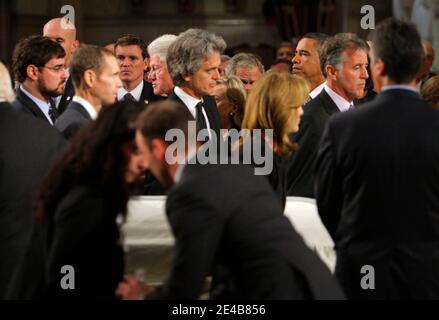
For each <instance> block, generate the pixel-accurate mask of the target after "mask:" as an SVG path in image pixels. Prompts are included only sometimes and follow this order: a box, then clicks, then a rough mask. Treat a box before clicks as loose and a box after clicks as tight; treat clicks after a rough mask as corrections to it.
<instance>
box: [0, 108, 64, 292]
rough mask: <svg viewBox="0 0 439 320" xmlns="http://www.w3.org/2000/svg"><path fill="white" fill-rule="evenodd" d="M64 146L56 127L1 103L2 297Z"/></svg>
mask: <svg viewBox="0 0 439 320" xmlns="http://www.w3.org/2000/svg"><path fill="white" fill-rule="evenodd" d="M64 146H65V141H64V139H63V137H62V136H61V135H60V134H59V132H58V131H57V130H56V129H55V128H53V127H52V126H48V125H47V124H46V123H43V122H42V121H40V120H36V119H34V118H32V117H29V116H27V115H23V114H22V113H20V112H17V111H16V110H14V109H13V108H12V106H11V105H10V104H8V103H0V261H1V262H0V299H4V298H6V291H7V287H8V285H9V282H10V281H11V279H12V277H13V275H14V272H15V271H16V269H17V268H18V265H19V264H20V263H21V261H22V259H23V257H24V255H25V252H26V250H27V248H28V246H29V244H31V243H32V241H33V240H32V237H31V234H32V229H33V226H34V223H35V220H34V216H33V209H32V208H33V200H34V197H35V196H36V191H37V190H38V187H39V185H40V183H41V182H42V180H43V178H44V176H45V175H46V174H47V172H48V171H49V168H50V167H51V165H52V163H53V162H54V161H55V160H56V158H57V157H58V155H59V154H60V153H61V152H62V151H63V150H64ZM29 285H30V284H29Z"/></svg>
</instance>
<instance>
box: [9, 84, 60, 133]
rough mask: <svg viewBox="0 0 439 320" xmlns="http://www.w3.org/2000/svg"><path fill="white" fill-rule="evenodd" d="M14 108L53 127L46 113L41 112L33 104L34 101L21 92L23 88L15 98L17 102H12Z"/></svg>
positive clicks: (18, 90)
mask: <svg viewBox="0 0 439 320" xmlns="http://www.w3.org/2000/svg"><path fill="white" fill-rule="evenodd" d="M12 106H13V107H14V108H15V109H16V110H18V111H20V112H23V113H25V114H27V115H30V116H32V117H35V118H37V119H39V120H42V121H44V122H45V123H47V124H49V125H52V124H51V123H50V121H49V120H48V119H47V117H46V115H45V114H44V112H43V111H41V109H40V108H39V107H38V106H37V105H36V104H35V102H33V101H32V99H31V98H29V97H28V96H27V95H26V94H25V93H24V92H23V91H22V90H21V88H18V89H17V96H16V97H15V100H14V101H13V102H12Z"/></svg>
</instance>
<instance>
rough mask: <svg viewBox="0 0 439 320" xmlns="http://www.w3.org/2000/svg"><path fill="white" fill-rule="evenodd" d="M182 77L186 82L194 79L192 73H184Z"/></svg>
mask: <svg viewBox="0 0 439 320" xmlns="http://www.w3.org/2000/svg"><path fill="white" fill-rule="evenodd" d="M181 77H182V78H183V80H184V81H186V82H190V81H191V80H192V75H191V74H182V75H181Z"/></svg>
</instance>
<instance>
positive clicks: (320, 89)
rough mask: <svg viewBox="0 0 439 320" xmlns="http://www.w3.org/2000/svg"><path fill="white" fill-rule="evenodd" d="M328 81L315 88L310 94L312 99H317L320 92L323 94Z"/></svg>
mask: <svg viewBox="0 0 439 320" xmlns="http://www.w3.org/2000/svg"><path fill="white" fill-rule="evenodd" d="M325 84H326V81H325V82H322V83H321V84H319V85H318V86H317V87H315V88H314V89H313V90H312V91H311V92H310V93H309V96H310V97H311V99H314V98H315V97H317V96H318V95H319V94H320V92H322V90H323V88H324V87H325Z"/></svg>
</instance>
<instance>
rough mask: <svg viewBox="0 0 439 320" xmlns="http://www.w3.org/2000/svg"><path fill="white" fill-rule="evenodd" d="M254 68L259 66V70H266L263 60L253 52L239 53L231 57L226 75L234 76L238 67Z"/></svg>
mask: <svg viewBox="0 0 439 320" xmlns="http://www.w3.org/2000/svg"><path fill="white" fill-rule="evenodd" d="M237 67H241V68H244V69H252V68H254V67H258V69H259V71H260V72H261V74H262V73H264V72H265V68H264V66H263V65H262V63H261V61H260V60H259V59H258V57H256V56H255V55H254V54H252V53H238V54H235V55H234V56H233V57H232V59H230V62H229V65H228V66H227V68H226V76H232V75H235V73H236V68H237Z"/></svg>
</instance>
